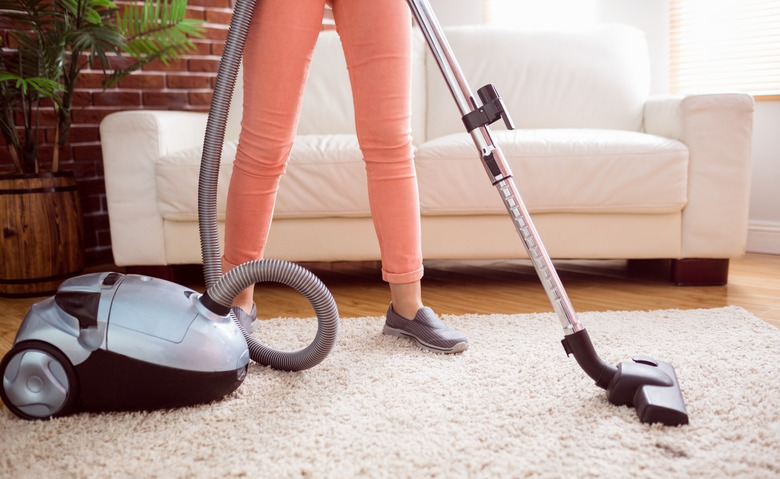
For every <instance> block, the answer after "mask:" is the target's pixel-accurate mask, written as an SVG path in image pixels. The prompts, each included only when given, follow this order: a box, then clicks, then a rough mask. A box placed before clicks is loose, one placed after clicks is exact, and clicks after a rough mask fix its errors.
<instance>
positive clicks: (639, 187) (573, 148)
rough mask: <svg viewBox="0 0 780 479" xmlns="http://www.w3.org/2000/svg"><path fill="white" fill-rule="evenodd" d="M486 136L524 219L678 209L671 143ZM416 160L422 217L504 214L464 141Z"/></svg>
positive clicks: (677, 150)
mask: <svg viewBox="0 0 780 479" xmlns="http://www.w3.org/2000/svg"><path fill="white" fill-rule="evenodd" d="M492 133H493V137H494V140H495V143H496V144H497V145H499V146H500V148H501V150H502V151H503V153H504V156H505V157H506V159H507V161H508V163H509V166H510V168H511V170H512V173H513V177H514V181H515V183H516V184H517V188H518V190H519V191H520V195H521V196H522V197H523V201H524V203H525V204H526V206H527V207H528V209H529V210H530V211H531V212H571V213H576V212H582V213H585V212H598V213H666V212H673V211H680V210H681V209H682V208H683V206H685V203H686V200H687V197H686V194H687V176H688V175H687V169H688V149H687V148H686V147H685V145H683V144H682V143H680V142H679V141H676V140H670V139H667V138H662V137H659V136H654V135H648V134H646V133H638V132H630V131H619V130H592V129H549V130H546V129H539V130H533V129H530V130H514V131H506V130H503V131H495V132H492ZM416 156H417V174H418V179H419V183H420V206H421V211H422V214H423V215H426V214H437V215H458V214H490V213H493V214H502V213H503V212H505V208H504V204H503V202H502V201H501V198H500V197H499V195H498V193H497V192H496V190H495V188H494V187H493V186H492V185H491V184H490V180H489V179H488V176H487V173H486V172H485V170H484V167H483V166H482V161H481V159H480V157H479V154H478V152H477V150H476V148H475V147H474V143H473V141H472V139H471V136H469V135H468V134H466V133H457V134H453V135H449V136H445V137H442V138H438V139H436V140H433V141H430V142H428V143H426V144H424V145H422V146H421V147H420V149H419V150H418V151H417V154H416ZM479 179H484V181H478V180H479Z"/></svg>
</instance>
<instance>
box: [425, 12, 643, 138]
mask: <svg viewBox="0 0 780 479" xmlns="http://www.w3.org/2000/svg"><path fill="white" fill-rule="evenodd" d="M445 33H446V36H447V40H448V42H449V44H450V46H451V47H452V50H453V53H454V54H455V57H456V58H457V60H458V62H459V65H460V67H461V70H462V71H463V74H464V76H465V78H466V80H467V81H468V82H469V84H470V85H469V86H470V87H471V88H472V89H473V90H474V91H475V92H476V90H477V89H479V88H480V87H482V86H483V85H486V84H488V83H493V84H495V86H496V88H497V89H498V92H499V94H500V95H501V97H502V98H503V99H504V102H505V103H506V105H507V110H508V111H509V113H510V115H511V116H512V118H513V120H514V122H515V124H516V126H517V128H606V129H618V130H632V131H639V130H640V129H641V127H642V115H643V108H644V103H645V101H646V100H647V98H648V95H649V93H650V66H649V65H650V61H649V57H648V52H647V42H646V39H645V36H644V33H643V32H642V31H641V30H639V29H636V28H634V27H629V26H626V25H598V26H594V27H592V28H587V29H582V30H573V31H556V32H553V31H550V32H547V31H536V32H534V31H523V30H517V29H512V28H500V27H494V26H463V27H449V28H447V29H445ZM427 69H428V77H429V81H428V126H427V138H428V139H429V140H431V139H434V138H437V137H440V136H444V135H449V134H452V133H458V132H462V131H464V128H463V124H462V123H461V120H460V117H461V115H460V112H458V110H457V108H456V106H455V103H454V102H453V100H452V95H451V94H450V92H449V89H448V88H447V86H446V84H445V83H444V80H443V79H442V75H441V73H440V72H439V70H438V66H437V64H436V62H435V60H434V59H433V57H432V56H429V58H428V61H427ZM499 128H503V124H502V122H499V123H496V129H499Z"/></svg>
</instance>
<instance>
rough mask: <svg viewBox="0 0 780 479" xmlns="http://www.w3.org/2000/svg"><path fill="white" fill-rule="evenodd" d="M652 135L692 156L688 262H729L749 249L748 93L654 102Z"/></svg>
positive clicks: (648, 109) (649, 109) (686, 215)
mask: <svg viewBox="0 0 780 479" xmlns="http://www.w3.org/2000/svg"><path fill="white" fill-rule="evenodd" d="M644 125H645V131H646V132H647V133H651V134H655V135H660V136H664V137H667V138H673V139H677V140H680V141H681V142H683V143H684V144H685V145H686V146H687V147H688V150H689V159H688V162H689V164H688V202H687V204H686V206H685V209H684V210H683V218H682V232H683V237H682V246H681V251H682V257H683V258H729V257H738V256H741V255H742V254H744V252H745V249H746V245H747V223H748V207H749V201H750V171H751V163H752V136H753V98H752V97H751V96H750V95H747V94H744V93H724V94H700V95H687V96H654V97H651V98H650V99H649V101H648V102H647V104H646V105H645V118H644Z"/></svg>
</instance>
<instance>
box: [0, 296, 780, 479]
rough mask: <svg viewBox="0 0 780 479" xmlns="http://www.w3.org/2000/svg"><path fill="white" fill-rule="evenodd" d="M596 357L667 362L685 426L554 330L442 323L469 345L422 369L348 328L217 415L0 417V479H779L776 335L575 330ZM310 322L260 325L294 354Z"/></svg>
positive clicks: (745, 328) (730, 314)
mask: <svg viewBox="0 0 780 479" xmlns="http://www.w3.org/2000/svg"><path fill="white" fill-rule="evenodd" d="M580 317H581V319H582V321H583V323H584V324H585V326H586V327H587V329H588V332H589V333H590V336H591V338H592V339H593V342H594V344H595V345H596V350H597V351H598V352H599V354H600V355H601V356H602V358H604V359H605V360H606V361H607V362H610V363H611V364H617V363H618V362H620V361H623V360H627V359H629V358H630V357H631V356H633V355H636V354H647V355H650V356H652V357H655V358H656V359H660V360H664V361H668V362H671V363H672V364H673V365H674V366H675V368H676V370H677V374H678V377H679V380H680V384H681V387H682V390H683V395H684V397H685V399H686V403H687V406H688V412H689V415H690V421H691V423H690V425H687V426H682V427H663V426H660V425H652V426H648V425H645V424H641V423H640V422H639V420H638V418H637V416H636V413H635V411H634V410H633V409H630V408H627V407H616V406H613V405H611V404H610V403H609V402H608V401H607V400H606V398H605V394H604V392H603V391H602V390H601V389H599V388H598V387H596V386H595V385H594V383H593V381H592V380H591V379H590V378H588V377H586V376H585V374H584V373H583V372H582V371H581V370H580V369H579V367H578V366H577V364H576V362H575V360H574V359H573V358H567V357H566V356H565V353H564V352H563V348H562V346H561V345H560V342H559V340H560V339H561V337H562V330H561V328H560V325H559V323H558V320H557V318H556V317H555V316H554V315H553V314H552V313H550V314H528V315H491V316H477V315H472V316H461V317H445V320H446V321H447V322H449V323H450V324H452V325H453V326H455V327H457V328H459V329H461V330H463V331H464V332H466V333H467V334H468V336H469V339H470V341H471V348H470V349H469V350H468V351H467V352H466V353H464V354H462V355H456V356H443V355H435V354H431V353H427V352H423V351H421V350H418V349H416V348H415V347H414V346H413V345H412V344H411V343H410V342H409V341H405V340H400V339H397V338H392V337H387V336H383V335H382V334H380V331H381V328H382V321H383V319H382V318H377V317H374V318H358V319H355V318H347V319H343V320H342V330H341V335H340V337H339V341H338V344H337V346H336V349H335V350H334V352H333V353H332V354H331V355H330V356H329V357H328V358H327V359H326V360H325V361H324V362H323V363H322V364H320V365H319V366H317V367H315V368H314V369H311V370H308V371H304V372H298V373H288V372H279V371H273V370H270V369H267V368H263V367H260V366H257V365H254V366H252V367H250V371H249V374H248V377H247V379H246V381H245V382H244V384H243V385H242V386H241V387H240V388H239V389H238V390H237V391H236V392H235V393H234V394H232V395H231V396H229V397H228V398H226V399H225V400H222V401H218V402H216V403H212V404H208V405H203V406H197V407H191V408H185V409H179V410H168V411H156V412H142V413H138V412H136V413H113V414H82V415H76V416H72V417H66V418H61V419H57V420H51V421H44V422H27V421H22V420H19V419H16V417H15V416H12V414H11V413H10V412H9V411H8V410H7V409H2V410H0V476H2V477H8V478H36V479H41V478H60V477H73V478H112V477H117V478H151V477H160V478H173V477H187V478H190V477H192V478H199V477H204V478H226V477H248V478H256V477H269V478H285V477H327V478H333V477H339V478H341V477H415V478H419V477H441V478H461V477H464V478H465V477H469V478H470V477H486V478H497V477H502V478H503V477H555V478H559V477H562V478H574V477H581V478H585V477H593V478H605V477H620V478H623V477H625V478H628V477H632V478H643V477H649V478H656V477H657V478H667V477H706V478H712V477H750V478H764V477H766V478H769V477H778V475H780V374H778V373H780V330H778V329H777V328H775V327H773V326H771V325H768V324H766V323H764V322H762V321H761V320H759V319H758V318H756V317H754V316H753V315H751V314H750V313H748V312H747V311H745V310H743V309H741V308H737V307H727V308H723V309H711V310H695V311H679V310H668V311H651V312H637V311H630V312H600V313H595V312H594V313H581V314H580ZM314 328H316V325H315V322H314V320H313V319H310V320H302V319H275V320H271V321H266V322H263V324H262V329H261V331H260V333H258V334H259V336H260V338H261V339H262V340H263V341H264V342H266V344H269V345H272V346H273V347H276V348H283V349H289V348H295V349H297V348H298V347H301V346H303V345H304V344H308V342H309V341H311V338H313V334H314Z"/></svg>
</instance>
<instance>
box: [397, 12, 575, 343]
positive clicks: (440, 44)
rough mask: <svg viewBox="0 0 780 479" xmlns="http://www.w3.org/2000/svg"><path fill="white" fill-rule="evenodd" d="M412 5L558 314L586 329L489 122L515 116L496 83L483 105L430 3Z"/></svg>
mask: <svg viewBox="0 0 780 479" xmlns="http://www.w3.org/2000/svg"><path fill="white" fill-rule="evenodd" d="M408 3H409V7H410V8H411V10H412V13H413V14H414V16H415V19H416V20H417V23H418V25H419V26H420V29H421V30H422V33H423V35H424V36H425V39H426V41H427V43H428V46H429V47H430V49H431V53H432V54H433V56H434V58H435V59H436V63H438V65H439V69H440V70H441V72H442V75H443V76H444V80H445V82H446V83H447V86H448V87H449V89H450V92H451V93H452V96H453V98H454V99H455V103H456V104H457V106H458V109H459V110H460V112H461V115H463V121H464V125H465V126H466V129H467V130H468V131H469V133H470V134H471V138H472V139H473V140H474V144H475V145H476V147H477V149H478V150H479V151H480V152H481V154H482V162H483V164H484V166H485V171H486V172H487V174H488V176H489V177H490V180H491V182H492V183H493V185H494V186H495V187H496V188H497V189H498V192H499V194H500V195H501V199H502V200H503V201H504V205H505V206H506V208H507V211H508V212H509V215H510V217H511V218H512V222H513V223H514V225H515V229H516V230H517V232H518V234H519V235H520V237H521V238H522V240H523V245H524V246H525V249H526V251H527V252H528V257H529V258H531V261H533V265H534V269H535V270H536V274H537V275H538V276H539V279H540V280H541V282H542V286H543V287H544V290H545V292H546V293H547V297H548V298H549V299H550V303H552V306H553V309H554V310H555V313H556V314H557V315H558V319H559V320H560V322H561V326H562V327H563V330H564V333H565V334H566V335H569V334H573V333H576V332H577V331H580V330H582V329H584V327H583V325H582V323H580V321H579V319H578V318H577V314H576V312H575V311H574V308H573V307H572V304H571V301H570V300H569V297H568V295H567V294H566V290H565V289H564V288H563V284H562V283H561V280H560V278H559V277H558V273H557V272H556V271H555V267H554V266H553V264H552V260H551V259H550V255H549V254H548V253H547V250H545V248H544V245H543V244H542V241H541V239H540V238H539V233H538V232H537V231H536V228H535V227H534V224H533V222H532V221H531V217H530V214H529V213H528V210H527V208H526V207H525V204H524V203H523V200H522V198H521V197H520V193H519V192H518V190H517V187H516V186H515V184H514V181H512V179H511V178H512V172H511V171H510V168H509V165H508V164H507V162H506V159H505V158H504V154H503V152H502V151H501V149H500V148H499V147H498V146H497V145H496V144H495V143H494V142H493V139H492V137H491V135H490V130H489V127H488V124H490V123H493V122H494V121H496V120H498V119H499V118H500V119H503V120H504V123H505V124H506V126H507V128H509V129H513V128H514V127H513V125H512V121H511V119H510V118H509V114H508V113H507V112H506V111H504V109H503V104H502V102H501V98H500V97H499V96H498V93H497V92H496V90H495V88H494V87H493V86H492V85H487V86H486V87H483V88H481V89H480V90H479V92H478V93H479V97H480V100H481V102H480V103H479V104H478V103H477V100H476V99H475V98H474V96H473V94H472V93H471V89H470V88H469V85H468V82H467V81H466V79H465V77H464V75H463V72H462V71H461V70H460V67H459V66H458V63H457V61H456V60H455V56H454V54H453V52H452V49H451V48H450V46H449V44H448V43H447V39H446V38H445V37H444V33H443V31H442V28H441V25H439V22H438V20H437V19H436V17H435V16H434V15H433V13H432V10H431V7H430V5H429V4H428V1H427V0H408Z"/></svg>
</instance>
